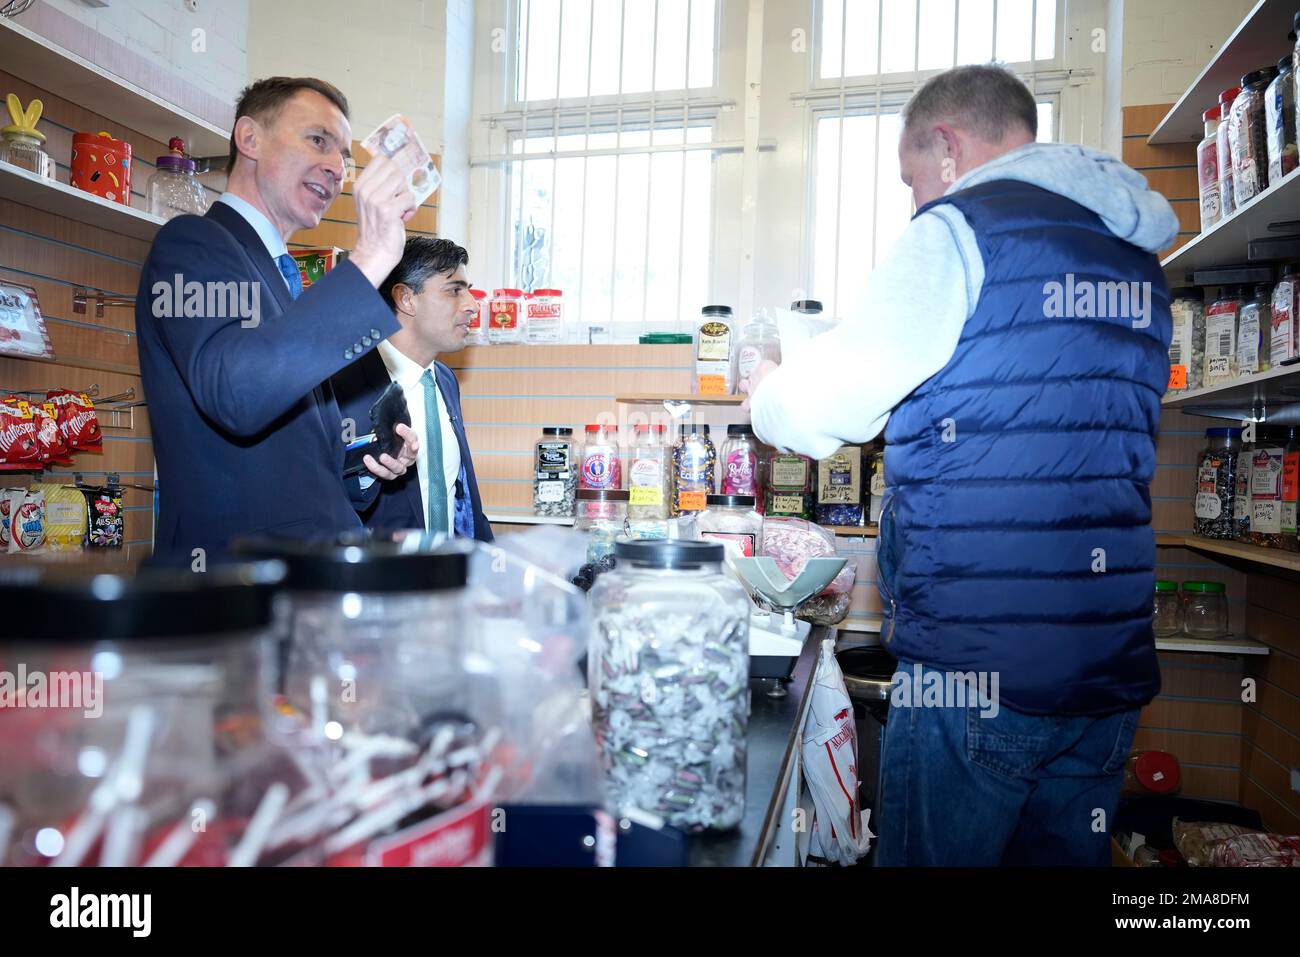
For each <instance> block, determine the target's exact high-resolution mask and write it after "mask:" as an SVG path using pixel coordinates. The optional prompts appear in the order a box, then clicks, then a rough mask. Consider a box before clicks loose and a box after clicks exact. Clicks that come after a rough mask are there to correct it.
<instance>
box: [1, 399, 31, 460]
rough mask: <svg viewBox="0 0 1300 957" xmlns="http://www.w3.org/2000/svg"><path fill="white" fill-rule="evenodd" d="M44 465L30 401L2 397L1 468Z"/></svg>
mask: <svg viewBox="0 0 1300 957" xmlns="http://www.w3.org/2000/svg"><path fill="white" fill-rule="evenodd" d="M40 465H41V450H40V446H39V445H38V444H37V441H36V417H35V416H34V415H33V414H32V407H31V404H30V403H28V402H27V401H25V400H23V399H19V398H17V397H16V396H12V395H10V396H5V398H3V399H0V471H10V472H32V471H35V470H36V469H37V468H39V467H40Z"/></svg>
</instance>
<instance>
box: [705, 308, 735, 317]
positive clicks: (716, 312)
mask: <svg viewBox="0 0 1300 957" xmlns="http://www.w3.org/2000/svg"><path fill="white" fill-rule="evenodd" d="M700 314H701V315H704V316H729V315H731V307H730V306H705V307H704V308H703V309H701V310H700Z"/></svg>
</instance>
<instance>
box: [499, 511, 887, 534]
mask: <svg viewBox="0 0 1300 957" xmlns="http://www.w3.org/2000/svg"><path fill="white" fill-rule="evenodd" d="M484 515H485V516H486V517H487V520H488V522H489V523H490V524H492V525H564V526H571V525H573V521H574V520H573V519H572V518H556V517H554V516H551V515H534V514H533V513H532V512H493V511H489V512H485V513H484ZM822 528H824V529H826V530H827V531H828V532H831V533H832V534H835V535H841V536H843V537H845V538H876V537H877V536H879V535H880V529H879V528H877V527H875V526H874V525H867V526H859V525H823V526H822Z"/></svg>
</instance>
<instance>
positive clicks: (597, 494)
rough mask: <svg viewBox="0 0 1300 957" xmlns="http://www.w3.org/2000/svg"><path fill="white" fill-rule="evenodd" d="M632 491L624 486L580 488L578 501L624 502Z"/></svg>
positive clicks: (630, 495)
mask: <svg viewBox="0 0 1300 957" xmlns="http://www.w3.org/2000/svg"><path fill="white" fill-rule="evenodd" d="M631 497H632V493H631V492H629V491H628V490H627V489H625V488H580V489H578V501H579V502H626V501H628V500H629V499H630V498H631Z"/></svg>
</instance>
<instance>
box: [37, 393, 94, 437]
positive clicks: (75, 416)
mask: <svg viewBox="0 0 1300 957" xmlns="http://www.w3.org/2000/svg"><path fill="white" fill-rule="evenodd" d="M46 398H48V399H49V400H50V402H52V403H53V404H54V407H55V408H56V409H57V410H58V418H59V431H60V432H62V433H63V441H64V442H66V443H67V446H68V448H69V449H71V450H75V451H82V452H101V451H103V448H104V436H103V433H101V432H100V431H99V416H98V415H96V414H95V403H94V402H92V401H91V400H90V396H88V395H87V394H86V393H84V392H71V391H69V390H68V389H51V390H50V391H49V392H48V393H46Z"/></svg>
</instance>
